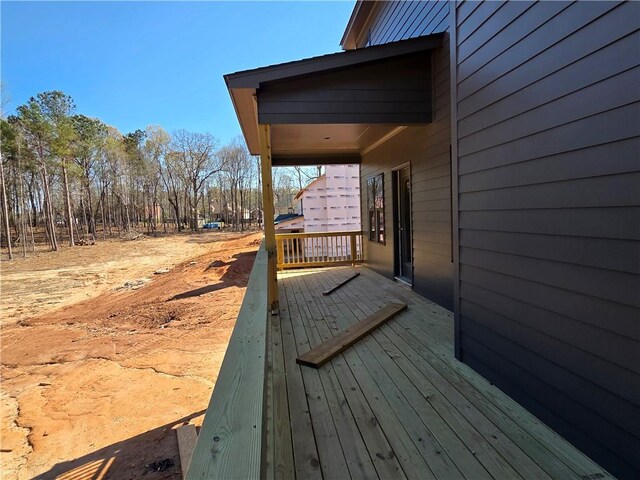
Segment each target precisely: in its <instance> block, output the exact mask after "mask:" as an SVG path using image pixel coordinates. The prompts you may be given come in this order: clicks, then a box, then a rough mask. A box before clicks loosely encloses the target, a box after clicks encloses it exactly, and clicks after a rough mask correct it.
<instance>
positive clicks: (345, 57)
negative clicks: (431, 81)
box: [224, 33, 444, 89]
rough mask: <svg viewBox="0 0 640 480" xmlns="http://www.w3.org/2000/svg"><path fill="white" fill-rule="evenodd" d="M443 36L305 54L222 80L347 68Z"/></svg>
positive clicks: (432, 43)
mask: <svg viewBox="0 0 640 480" xmlns="http://www.w3.org/2000/svg"><path fill="white" fill-rule="evenodd" d="M443 36H444V33H436V34H433V35H427V36H424V37H417V38H411V39H409V40H400V41H398V42H392V43H386V44H383V45H375V46H372V47H365V48H358V49H355V50H347V51H345V52H337V53H331V54H328V55H323V56H320V57H312V58H306V59H304V60H297V61H294V62H287V63H281V64H277V65H270V66H267V67H261V68H254V69H251V70H244V71H242V72H236V73H229V74H227V75H225V76H224V80H225V82H226V84H227V88H229V89H233V88H260V84H262V83H265V82H273V81H277V80H282V79H285V78H293V77H299V76H302V75H311V74H314V73H318V72H323V71H329V70H334V69H339V68H347V67H350V66H353V65H359V64H362V63H368V62H375V61H379V60H384V59H387V58H391V57H398V56H400V55H409V54H411V53H416V52H420V51H423V50H431V49H434V48H438V47H440V46H442V38H443Z"/></svg>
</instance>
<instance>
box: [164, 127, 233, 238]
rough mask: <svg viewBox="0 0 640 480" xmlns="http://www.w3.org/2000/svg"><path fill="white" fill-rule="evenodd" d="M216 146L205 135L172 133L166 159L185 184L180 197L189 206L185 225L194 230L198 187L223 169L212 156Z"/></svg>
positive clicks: (181, 131)
mask: <svg viewBox="0 0 640 480" xmlns="http://www.w3.org/2000/svg"><path fill="white" fill-rule="evenodd" d="M217 146H218V141H217V140H216V139H215V137H213V135H211V134H209V133H194V132H188V131H186V130H178V131H177V132H174V134H173V141H172V142H171V155H170V156H171V157H172V158H174V159H175V160H176V162H177V165H178V167H179V169H180V172H181V176H182V178H183V179H184V182H185V185H184V186H185V190H184V197H185V201H186V202H187V203H188V206H189V215H188V218H189V224H190V227H191V230H194V231H195V230H197V229H198V197H199V195H200V192H201V191H202V186H203V185H204V183H205V182H206V181H207V179H208V178H210V177H211V176H212V175H215V174H216V173H218V172H220V171H221V170H222V168H223V166H224V161H223V159H222V158H221V157H220V156H219V155H216V148H217ZM185 207H186V205H185Z"/></svg>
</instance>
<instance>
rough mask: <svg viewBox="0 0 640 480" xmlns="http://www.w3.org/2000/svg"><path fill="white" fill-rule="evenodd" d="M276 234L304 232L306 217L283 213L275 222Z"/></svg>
mask: <svg viewBox="0 0 640 480" xmlns="http://www.w3.org/2000/svg"><path fill="white" fill-rule="evenodd" d="M273 223H274V224H275V227H276V233H298V232H304V217H303V216H302V215H300V214H298V213H283V214H281V215H278V216H277V217H276V218H275V220H274V221H273Z"/></svg>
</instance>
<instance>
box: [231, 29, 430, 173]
mask: <svg viewBox="0 0 640 480" xmlns="http://www.w3.org/2000/svg"><path fill="white" fill-rule="evenodd" d="M442 38H443V34H442V33H439V34H434V35H428V36H424V37H418V38H413V39H410V40H402V41H399V42H393V43H388V44H384V45H377V46H372V47H366V48H361V49H356V50H349V51H344V52H339V53H333V54H329V55H324V56H320V57H314V58H308V59H304V60H298V61H294V62H288V63H283V64H278V65H271V66H267V67H262V68H256V69H252V70H245V71H241V72H236V73H232V74H228V75H225V76H224V79H225V82H226V84H227V88H228V89H229V94H230V95H231V100H232V102H233V105H234V108H235V111H236V115H237V117H238V120H239V122H240V126H241V128H242V133H243V135H244V138H245V140H246V142H247V146H248V147H249V151H250V152H251V153H252V154H253V155H258V154H260V141H259V133H258V125H259V124H263V125H264V124H268V125H271V151H272V164H273V165H274V166H284V165H317V164H331V163H333V164H345V163H360V156H361V154H362V153H363V152H366V151H367V149H370V148H374V147H375V146H376V145H378V144H379V143H381V142H383V141H384V140H386V139H387V138H389V137H390V136H393V135H394V134H395V133H397V132H398V131H400V130H401V129H402V128H404V127H405V126H409V125H421V124H422V125H424V124H428V123H430V122H431V115H432V82H431V51H432V50H433V49H435V48H438V47H440V46H441V45H442Z"/></svg>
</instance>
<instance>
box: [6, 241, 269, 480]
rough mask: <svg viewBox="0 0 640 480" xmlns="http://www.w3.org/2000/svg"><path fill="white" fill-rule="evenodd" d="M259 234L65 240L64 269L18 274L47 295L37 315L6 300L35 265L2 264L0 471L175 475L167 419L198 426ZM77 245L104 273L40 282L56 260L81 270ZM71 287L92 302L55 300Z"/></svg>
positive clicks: (34, 291)
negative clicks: (69, 245) (71, 245)
mask: <svg viewBox="0 0 640 480" xmlns="http://www.w3.org/2000/svg"><path fill="white" fill-rule="evenodd" d="M261 237H262V234H260V233H257V234H256V233H254V234H251V235H248V236H246V235H245V236H239V235H235V236H230V235H228V234H217V233H216V234H213V233H211V234H209V236H203V235H193V236H182V237H176V238H174V239H171V238H163V239H146V240H145V241H143V242H140V243H139V244H136V246H135V248H134V247H133V246H132V245H128V244H127V242H112V243H111V244H109V243H108V242H107V243H106V244H98V245H96V246H91V247H76V248H75V249H68V251H69V252H71V253H69V254H68V256H71V258H76V260H75V262H76V265H75V267H74V265H73V264H71V265H69V262H70V260H69V258H67V257H65V256H64V255H62V256H61V257H60V258H61V262H63V263H60V264H56V262H53V263H54V264H51V262H52V261H51V259H50V258H48V259H47V261H48V262H49V263H50V264H48V265H45V266H44V267H43V266H42V262H39V263H37V265H38V268H39V270H38V272H39V274H37V275H35V276H33V275H31V277H29V278H31V280H29V281H30V282H32V283H29V284H28V286H29V290H28V291H25V292H24V294H25V295H27V296H29V297H33V298H35V299H37V298H40V297H41V298H45V299H50V298H51V297H52V296H54V297H56V298H58V299H59V301H58V302H51V304H52V305H53V306H52V307H50V308H57V309H56V310H50V311H47V312H45V313H43V312H42V310H43V308H42V307H39V314H38V316H30V315H29V312H31V311H32V308H30V305H31V304H26V303H25V304H24V305H22V306H21V307H16V304H20V300H19V299H20V297H21V295H20V291H21V290H23V288H21V287H20V283H22V284H23V285H24V278H25V276H27V277H28V276H29V275H30V274H31V273H33V271H35V270H29V271H26V270H25V271H21V268H26V267H28V268H33V267H34V264H33V262H32V263H31V264H30V263H29V262H28V261H23V267H21V266H20V264H19V262H20V260H18V261H17V262H15V263H13V262H12V264H11V267H10V268H9V267H5V266H6V262H3V263H4V264H5V266H3V279H2V284H3V292H2V307H3V322H4V324H5V325H4V326H3V328H2V335H1V339H2V345H1V347H2V357H1V374H2V397H1V400H2V403H1V404H2V430H1V433H2V436H1V437H0V438H1V444H0V451H1V453H0V460H1V464H2V478H3V479H13V478H16V479H26V478H39V479H50V478H62V479H65V478H66V479H69V480H70V479H74V480H81V479H109V478H112V479H125V480H126V479H130V478H145V479H146V478H148V479H152V478H153V479H164V478H171V479H174V478H175V479H178V478H181V476H180V460H179V456H178V448H177V441H176V434H175V432H174V431H173V429H175V428H177V427H178V426H180V425H182V424H183V423H186V422H191V423H194V424H196V425H200V424H201V422H202V416H203V413H204V410H205V409H206V407H207V404H208V401H209V398H210V396H211V391H212V388H213V386H214V384H215V380H216V377H217V373H218V370H219V368H220V364H221V363H222V359H223V356H224V352H225V350H226V346H227V343H228V340H229V336H230V335H231V331H232V329H233V326H234V324H235V319H236V315H237V312H238V310H239V308H240V304H241V303H242V298H243V296H244V291H245V286H246V283H247V281H248V276H249V273H250V271H251V268H252V266H253V260H254V257H255V252H256V250H257V247H258V245H259V242H260V239H261ZM192 244H193V245H192ZM145 245H146V246H145ZM176 245H177V247H176ZM81 249H86V250H84V251H83V250H81ZM91 249H93V250H91ZM105 249H106V250H107V251H103V250H105ZM154 249H155V250H154ZM74 250H75V252H74ZM132 251H133V252H134V253H132ZM151 251H152V252H153V254H152V255H151V261H148V260H149V258H148V257H149V252H151ZM78 252H82V254H81V255H80V254H79V253H78ZM85 252H89V253H85ZM91 252H93V254H92V253H91ZM181 252H183V253H181ZM202 252H206V253H202ZM194 253H198V254H197V255H196V256H192V257H191V258H189V257H188V255H189V254H191V255H193V254H194ZM181 254H182V260H183V261H181V262H179V263H178V261H179V260H180V256H181ZM78 255H80V256H82V255H85V256H86V255H89V256H91V257H92V259H93V263H92V268H93V269H94V270H95V271H96V272H98V273H99V274H102V275H103V276H102V277H101V276H100V275H98V276H96V278H97V279H99V278H102V279H104V278H105V277H106V278H107V280H108V281H105V282H92V281H89V282H87V281H84V282H82V281H81V285H75V284H74V283H73V281H74V278H75V277H74V275H73V274H72V273H69V274H68V275H67V277H68V278H70V279H71V284H74V285H75V286H73V287H72V286H71V284H67V283H65V282H61V283H60V284H59V285H57V286H56V285H53V286H52V285H51V284H50V283H51V282H55V279H56V276H59V271H60V270H61V269H63V270H65V271H66V270H67V269H68V270H70V271H71V272H73V271H74V270H77V276H78V277H81V276H82V275H83V274H84V273H86V271H85V270H86V268H87V267H86V265H87V261H86V259H84V260H83V259H82V258H79V257H78ZM73 256H75V257H73ZM101 256H102V257H104V258H102V257H101ZM142 257H144V258H145V259H146V260H145V261H138V260H139V259H140V258H142ZM185 258H186V260H185ZM96 259H97V261H96ZM28 260H29V259H28ZM113 262H116V265H115V267H114V263H113ZM58 263H59V262H58ZM72 263H73V262H72ZM101 265H102V267H101ZM141 265H142V266H141ZM25 266H26V267H25ZM63 267H64V268H63ZM167 267H169V268H167ZM114 268H115V271H114ZM165 270H168V272H166V273H162V272H164V271H165ZM52 271H55V272H58V273H57V274H56V275H52V274H51V272H52ZM154 271H159V272H160V273H157V274H154V273H153V272H154ZM38 272H36V273H38ZM131 274H133V276H132V275H131ZM34 278H39V279H41V280H40V283H41V284H39V283H38V281H37V280H34ZM126 278H128V279H129V281H128V282H126V281H125V279H126ZM76 283H77V282H76ZM105 285H107V286H105ZM39 288H41V289H42V291H43V292H44V293H42V294H41V295H40V296H39V295H38V289H39ZM79 290H80V291H79ZM78 295H81V296H84V297H85V298H86V297H87V296H90V297H92V298H89V299H87V300H84V301H81V302H75V303H73V302H71V303H70V302H68V301H66V300H65V298H66V297H69V298H72V299H75V298H76V297H77V296H78ZM23 303H24V302H23ZM48 303H49V302H44V304H48ZM60 304H62V305H64V306H62V307H61V308H59V305H60ZM44 310H46V308H44ZM25 311H26V312H27V314H26V315H25V314H24V313H23V312H25ZM7 312H8V313H7ZM21 312H22V313H21Z"/></svg>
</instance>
